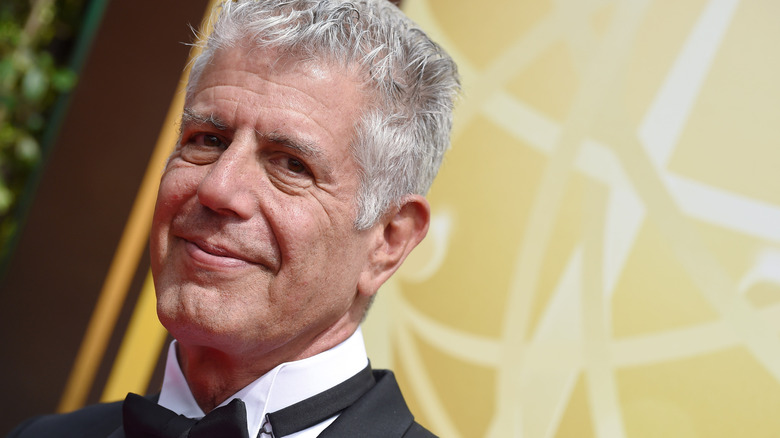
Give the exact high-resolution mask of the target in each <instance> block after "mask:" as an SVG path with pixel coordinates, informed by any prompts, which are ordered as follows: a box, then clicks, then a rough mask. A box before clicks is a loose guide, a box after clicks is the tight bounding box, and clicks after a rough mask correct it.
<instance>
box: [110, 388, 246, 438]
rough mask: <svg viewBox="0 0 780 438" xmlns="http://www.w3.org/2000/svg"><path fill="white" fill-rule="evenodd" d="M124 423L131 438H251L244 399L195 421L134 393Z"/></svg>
mask: <svg viewBox="0 0 780 438" xmlns="http://www.w3.org/2000/svg"><path fill="white" fill-rule="evenodd" d="M122 420H123V423H124V428H125V435H126V436H127V438H184V437H187V438H211V437H216V436H218V437H224V438H249V433H248V432H247V429H246V407H245V406H244V402H243V401H241V400H240V399H233V401H231V402H230V403H228V404H227V405H225V406H222V407H219V408H216V409H214V410H213V411H211V412H209V413H208V414H207V415H206V416H205V417H203V418H201V419H200V420H195V419H192V418H187V417H185V416H184V415H178V414H176V413H175V412H173V411H171V410H169V409H166V408H164V407H162V406H160V405H158V404H157V403H155V402H153V401H151V400H149V399H147V398H145V397H141V396H140V395H137V394H132V393H130V394H127V397H126V398H125V402H124V403H123V404H122Z"/></svg>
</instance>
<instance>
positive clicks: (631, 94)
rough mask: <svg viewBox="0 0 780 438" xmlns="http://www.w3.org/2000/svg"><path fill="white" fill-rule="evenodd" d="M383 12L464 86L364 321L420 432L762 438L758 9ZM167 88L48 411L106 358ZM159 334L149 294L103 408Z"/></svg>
mask: <svg viewBox="0 0 780 438" xmlns="http://www.w3.org/2000/svg"><path fill="white" fill-rule="evenodd" d="M404 9H405V10H406V12H407V13H408V14H409V15H410V16H411V17H412V18H413V19H415V20H416V21H417V22H418V23H420V24H421V26H422V27H423V28H424V29H425V30H426V31H428V32H429V33H430V34H431V35H432V36H433V37H434V39H435V40H437V41H439V42H440V43H441V44H442V45H443V46H445V48H446V49H447V50H448V51H449V52H450V53H452V54H453V55H454V57H455V58H456V60H457V61H458V63H459V66H460V69H461V73H462V76H463V84H464V96H463V98H462V100H461V102H460V105H459V107H458V110H457V117H456V126H455V132H454V134H453V149H452V151H451V153H450V154H449V156H448V157H447V159H446V161H445V164H444V166H443V169H442V171H441V173H440V176H439V178H438V179H437V181H436V183H435V184H434V187H433V189H432V191H431V193H430V197H429V198H430V201H431V204H432V207H433V218H432V226H431V230H430V233H429V236H428V238H427V239H426V240H425V241H424V242H423V244H422V245H421V247H419V248H418V249H417V250H416V251H415V252H414V253H413V254H412V256H411V257H410V259H409V260H408V261H407V263H406V264H405V265H404V266H403V267H402V269H401V271H400V272H399V273H398V274H397V275H396V276H395V277H393V278H392V279H391V280H390V281H389V282H388V283H387V284H386V285H385V286H384V287H383V289H382V291H380V296H379V298H378V300H377V303H376V304H375V306H374V308H373V309H372V310H371V313H370V315H369V317H368V320H367V321H366V324H365V325H364V333H365V335H366V338H367V343H368V348H369V354H370V356H371V359H372V362H373V364H374V365H375V366H379V367H391V368H393V369H395V370H396V372H397V374H398V377H399V380H400V382H401V384H402V387H403V390H404V392H405V395H406V397H407V399H408V401H409V402H410V405H411V407H412V409H413V411H414V412H415V414H416V415H417V417H418V419H419V420H420V421H421V422H422V423H423V424H424V425H426V426H428V427H429V428H431V429H432V430H433V431H434V432H436V433H437V434H438V435H440V436H442V437H446V438H458V437H464V438H465V437H489V438H504V437H529V438H541V437H556V438H557V437H561V438H562V437H578V438H579V437H585V438H587V437H617V438H620V437H632V438H633V437H734V436H749V437H775V436H780V415H778V414H777V413H778V412H780V409H779V408H780V385H779V384H778V382H779V381H780V338H779V337H778V329H779V328H780V323H779V322H778V321H780V178H778V177H777V176H776V170H777V169H780V147H778V140H780V80H778V79H777V78H778V77H780V50H777V48H776V43H777V42H778V41H780V25H778V17H780V3H779V2H776V1H773V0H753V1H748V0H745V1H737V0H710V1H704V0H655V1H650V0H625V1H607V0H557V1H556V0H528V1H519V0H514V1H511V0H501V1H499V0H493V1H489V2H476V1H473V0H472V1H466V0H406V1H405V2H404ZM181 97H182V93H181V92H179V93H177V100H176V101H174V102H173V103H172V104H171V111H170V113H169V116H168V120H167V121H166V122H165V124H164V126H165V127H166V128H165V130H164V131H163V132H162V133H161V137H160V140H159V141H158V146H157V152H156V155H155V157H154V158H153V159H152V163H151V164H150V168H149V170H148V175H147V178H146V179H145V181H144V183H143V186H142V187H141V188H140V189H139V195H138V199H137V201H136V204H135V206H134V207H133V213H132V215H131V217H130V218H129V219H128V225H127V228H126V230H125V235H124V237H123V239H122V241H121V242H120V245H119V248H118V250H117V255H116V257H115V259H114V264H113V265H112V267H111V271H110V273H109V275H108V277H107V279H106V284H105V286H104V290H103V292H102V294H101V300H100V301H99V303H98V305H97V307H96V310H95V312H94V316H93V320H92V321H91V322H90V330H89V331H88V334H89V336H88V337H87V338H86V339H85V341H84V344H83V345H82V349H81V351H80V352H79V357H78V360H77V362H76V364H74V368H73V372H72V374H71V378H70V380H69V383H68V387H67V388H66V391H65V394H64V396H63V401H62V404H61V406H60V409H61V410H70V409H73V408H75V407H78V406H79V405H80V403H82V402H83V400H84V397H85V396H86V392H87V390H88V388H89V385H90V382H92V380H93V378H94V373H95V370H96V367H97V363H98V361H99V358H100V357H101V355H102V351H103V350H105V344H106V342H107V336H108V334H107V333H110V330H108V329H106V327H109V328H110V327H112V326H113V324H114V323H115V320H116V314H117V312H118V309H119V308H120V307H121V305H122V302H123V299H124V298H123V297H124V294H125V293H126V284H127V283H128V282H129V280H128V279H129V278H130V276H131V274H132V272H133V271H134V269H135V267H136V266H137V263H138V260H139V258H140V254H141V251H142V249H143V245H144V242H145V236H146V234H147V233H148V226H149V219H150V217H151V208H152V206H153V204H154V193H155V190H156V184H157V180H158V178H159V172H160V167H161V166H162V163H163V162H164V157H165V155H167V153H168V152H169V151H170V148H171V145H172V144H173V142H174V141H175V136H176V132H175V120H176V119H177V117H178V114H179V112H180V111H181V104H182V102H181ZM123 285H124V286H123ZM164 336H165V334H164V331H163V330H162V328H161V327H160V326H159V323H157V322H156V318H155V315H154V299H153V291H152V285H151V282H147V284H146V285H145V287H144V291H143V293H142V295H141V298H140V300H139V301H138V303H137V305H136V307H135V311H134V314H133V318H132V320H131V322H130V326H129V329H128V331H127V333H126V335H125V338H124V339H125V340H124V342H123V344H122V347H121V349H120V351H119V354H118V356H117V357H116V360H115V362H114V366H113V370H112V372H111V377H110V378H109V380H108V385H107V386H106V388H105V390H104V393H103V399H104V400H113V399H121V398H123V397H124V395H125V394H126V392H127V391H136V392H143V391H144V390H145V389H146V386H147V384H148V381H149V378H150V376H151V373H152V370H153V368H154V366H155V363H156V360H157V358H156V356H154V355H153V354H156V353H155V351H159V350H158V348H162V343H163V342H164V339H165V338H164ZM144 359H146V360H145V361H144Z"/></svg>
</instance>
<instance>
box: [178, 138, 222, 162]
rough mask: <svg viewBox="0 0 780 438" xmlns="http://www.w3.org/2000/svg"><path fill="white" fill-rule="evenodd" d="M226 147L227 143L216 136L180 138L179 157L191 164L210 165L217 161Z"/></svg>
mask: <svg viewBox="0 0 780 438" xmlns="http://www.w3.org/2000/svg"><path fill="white" fill-rule="evenodd" d="M227 147H228V143H227V141H225V140H224V139H223V138H222V137H220V136H218V135H214V134H208V133H196V134H193V135H191V136H190V137H183V138H182V141H181V157H182V159H184V160H185V161H188V162H190V163H193V164H198V165H201V164H210V163H213V162H215V161H217V160H218V159H219V157H220V155H222V152H223V151H224V150H225V149H227Z"/></svg>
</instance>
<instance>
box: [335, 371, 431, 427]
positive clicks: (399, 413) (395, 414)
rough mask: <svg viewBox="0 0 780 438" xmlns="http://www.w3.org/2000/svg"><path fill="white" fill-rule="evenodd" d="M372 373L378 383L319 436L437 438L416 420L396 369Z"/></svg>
mask: <svg viewBox="0 0 780 438" xmlns="http://www.w3.org/2000/svg"><path fill="white" fill-rule="evenodd" d="M373 374H374V379H375V380H376V384H375V385H374V386H373V387H372V388H371V389H370V390H369V391H368V392H367V393H365V394H364V395H363V396H362V397H361V398H360V399H358V401H356V402H355V403H354V404H353V405H352V406H350V407H348V408H347V409H345V410H344V411H342V412H341V414H340V415H339V417H338V418H337V419H336V421H334V422H333V424H331V425H330V426H329V427H328V428H327V429H325V431H324V432H323V433H322V434H321V435H320V437H323V438H330V437H343V436H360V437H365V438H435V435H433V434H432V433H431V432H429V431H428V430H426V429H425V428H424V427H422V426H421V425H420V424H419V423H417V422H415V421H414V416H413V415H412V413H411V411H410V410H409V408H408V407H407V406H406V402H405V401H404V398H403V395H402V394H401V389H400V388H399V387H398V383H397V382H396V380H395V375H393V372H392V371H389V370H373Z"/></svg>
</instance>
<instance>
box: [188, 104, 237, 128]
mask: <svg viewBox="0 0 780 438" xmlns="http://www.w3.org/2000/svg"><path fill="white" fill-rule="evenodd" d="M189 124H195V125H211V126H213V127H215V128H217V129H219V130H220V131H225V130H227V129H228V124H227V123H225V122H224V121H222V120H221V119H220V118H219V117H217V116H215V115H214V114H213V113H212V114H209V115H208V116H207V115H204V114H201V113H199V112H197V111H195V110H194V109H192V108H184V111H182V113H181V126H184V125H189Z"/></svg>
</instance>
